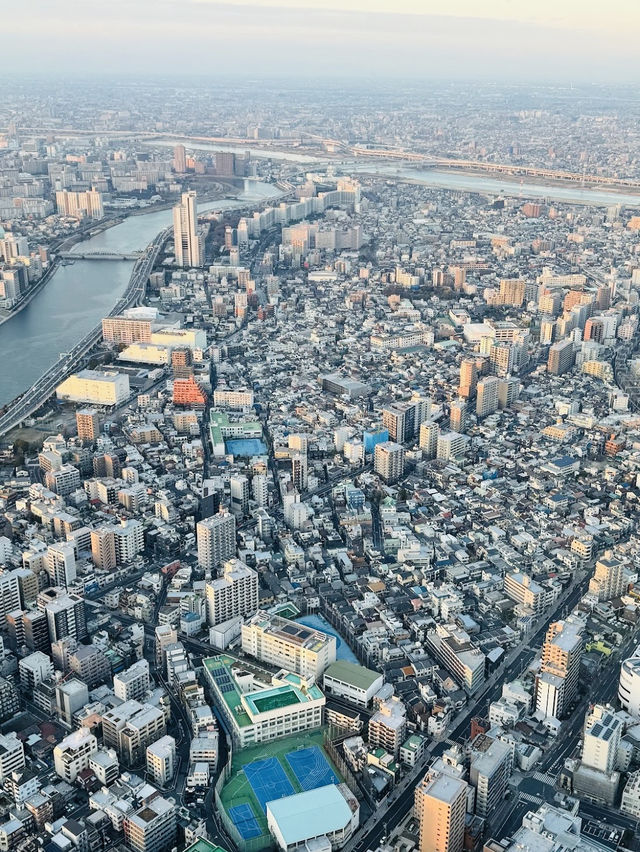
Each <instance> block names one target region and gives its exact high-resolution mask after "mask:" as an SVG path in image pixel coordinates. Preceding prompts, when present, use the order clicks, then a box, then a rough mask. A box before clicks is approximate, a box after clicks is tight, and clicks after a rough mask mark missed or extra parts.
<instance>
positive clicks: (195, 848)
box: [184, 837, 227, 852]
mask: <svg viewBox="0 0 640 852" xmlns="http://www.w3.org/2000/svg"><path fill="white" fill-rule="evenodd" d="M184 852H227V850H226V849H223V848H222V846H216V844H215V843H212V842H211V841H210V840H205V838H204V837H199V838H198V839H197V840H196V842H195V843H192V844H191V846H187V848H186V849H185V850H184Z"/></svg>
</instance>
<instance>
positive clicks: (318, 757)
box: [287, 746, 340, 790]
mask: <svg viewBox="0 0 640 852" xmlns="http://www.w3.org/2000/svg"><path fill="white" fill-rule="evenodd" d="M287 763H288V764H289V766H290V767H291V770H292V772H293V774H294V775H295V776H296V778H297V779H298V781H299V783H300V786H301V787H302V789H303V790H315V789H316V787H325V786H326V785H327V784H339V783H340V780H339V779H338V778H337V777H336V774H335V772H334V771H333V769H332V768H331V766H329V762H328V760H327V758H326V757H325V756H324V754H323V753H322V752H321V751H320V749H319V748H318V746H311V747H310V748H301V749H299V750H298V751H290V752H289V754H288V755H287Z"/></svg>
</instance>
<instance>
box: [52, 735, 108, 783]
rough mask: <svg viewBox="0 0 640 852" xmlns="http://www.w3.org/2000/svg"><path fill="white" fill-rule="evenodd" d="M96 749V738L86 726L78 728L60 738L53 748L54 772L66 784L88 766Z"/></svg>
mask: <svg viewBox="0 0 640 852" xmlns="http://www.w3.org/2000/svg"><path fill="white" fill-rule="evenodd" d="M97 750H98V740H97V739H96V738H95V736H94V735H93V734H92V733H91V731H90V730H89V729H88V728H84V727H83V728H78V730H77V731H74V732H73V733H72V734H69V736H67V737H65V738H64V739H63V740H61V741H60V742H59V743H58V745H57V746H56V747H55V748H54V750H53V765H54V767H55V770H56V774H57V775H58V776H59V777H60V778H62V779H63V780H64V781H66V782H67V784H73V783H74V781H75V780H76V778H77V777H78V775H79V774H80V773H81V772H84V770H85V769H88V768H89V759H90V758H91V755H92V754H95V752H96V751H97Z"/></svg>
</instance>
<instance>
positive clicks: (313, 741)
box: [220, 731, 343, 848]
mask: <svg viewBox="0 0 640 852" xmlns="http://www.w3.org/2000/svg"><path fill="white" fill-rule="evenodd" d="M342 780H343V779H342V778H341V777H340V776H339V774H338V772H337V771H336V769H335V767H334V766H333V764H332V763H331V760H330V759H329V757H328V755H327V754H326V752H325V751H324V749H323V748H322V731H313V732H309V733H305V734H304V735H301V736H295V737H286V738H284V739H281V740H276V741H275V742H273V743H268V744H262V745H258V746H254V747H253V748H247V749H242V750H241V751H239V752H237V753H236V754H235V756H234V759H233V766H232V772H231V776H230V778H229V781H228V783H227V784H226V785H225V786H224V788H223V790H222V794H221V797H220V798H221V800H222V805H223V807H224V809H225V810H226V811H227V813H228V814H229V817H230V818H231V820H232V821H233V823H234V825H235V827H236V828H237V829H238V831H239V833H240V835H241V836H242V837H243V838H244V839H245V840H249V839H253V838H256V843H257V845H259V840H257V839H258V838H260V837H264V841H265V846H266V845H268V844H269V843H270V836H269V831H268V829H267V819H266V816H265V813H266V805H267V802H271V801H273V800H274V799H281V798H283V797H284V796H292V795H293V794H294V793H301V792H303V791H306V790H315V789H316V788H317V787H323V786H324V785H326V784H339V783H340V782H341V781H342ZM252 848H255V846H252Z"/></svg>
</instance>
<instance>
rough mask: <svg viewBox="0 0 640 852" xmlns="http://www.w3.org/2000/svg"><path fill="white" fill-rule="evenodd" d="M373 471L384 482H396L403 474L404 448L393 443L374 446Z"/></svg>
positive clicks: (388, 442)
mask: <svg viewBox="0 0 640 852" xmlns="http://www.w3.org/2000/svg"><path fill="white" fill-rule="evenodd" d="M373 469H374V470H375V472H376V473H377V474H379V475H380V476H381V477H382V479H384V481H385V482H388V483H392V482H397V481H398V479H400V477H401V476H402V475H403V473H404V447H403V446H402V445H401V444H396V443H395V442H394V441H383V442H382V443H380V444H376V448H375V450H374V453H373Z"/></svg>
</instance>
